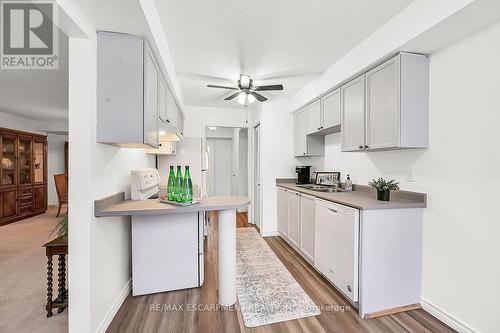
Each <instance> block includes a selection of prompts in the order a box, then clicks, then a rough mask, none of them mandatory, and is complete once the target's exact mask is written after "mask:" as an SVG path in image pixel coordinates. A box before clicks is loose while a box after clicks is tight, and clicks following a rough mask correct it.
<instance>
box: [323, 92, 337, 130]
mask: <svg viewBox="0 0 500 333" xmlns="http://www.w3.org/2000/svg"><path fill="white" fill-rule="evenodd" d="M340 109H341V103H340V89H335V90H334V91H332V92H331V93H329V94H327V95H326V96H324V97H322V98H321V116H322V124H321V129H332V128H334V127H336V128H337V131H338V129H339V127H340Z"/></svg>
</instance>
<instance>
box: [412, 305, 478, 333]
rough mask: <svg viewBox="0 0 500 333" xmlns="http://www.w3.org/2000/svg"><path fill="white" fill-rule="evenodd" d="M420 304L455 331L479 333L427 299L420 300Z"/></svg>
mask: <svg viewBox="0 0 500 333" xmlns="http://www.w3.org/2000/svg"><path fill="white" fill-rule="evenodd" d="M420 304H421V305H422V309H424V310H425V311H427V312H429V313H430V314H431V315H433V316H434V317H436V318H437V319H439V320H441V321H442V322H443V323H445V324H446V325H448V326H450V327H451V328H453V329H454V330H456V331H457V332H460V333H478V331H476V330H474V329H472V328H471V327H469V326H467V325H465V324H464V323H462V322H461V321H460V320H458V319H456V318H453V317H452V316H451V315H449V314H448V313H446V312H445V311H443V310H441V309H439V308H438V307H437V306H435V305H434V304H432V303H430V302H429V301H426V300H425V299H423V298H421V299H420Z"/></svg>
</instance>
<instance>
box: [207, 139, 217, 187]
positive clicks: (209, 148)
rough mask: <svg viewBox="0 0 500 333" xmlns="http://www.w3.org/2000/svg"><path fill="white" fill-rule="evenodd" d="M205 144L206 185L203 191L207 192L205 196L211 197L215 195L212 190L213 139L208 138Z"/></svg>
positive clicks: (213, 176) (213, 177)
mask: <svg viewBox="0 0 500 333" xmlns="http://www.w3.org/2000/svg"><path fill="white" fill-rule="evenodd" d="M205 144H206V147H207V160H208V165H207V169H208V170H207V187H206V189H205V192H206V193H207V196H209V197H213V196H214V195H215V192H214V180H215V174H214V169H215V144H214V142H213V141H210V140H207V141H206V143H205Z"/></svg>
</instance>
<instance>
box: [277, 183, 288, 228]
mask: <svg viewBox="0 0 500 333" xmlns="http://www.w3.org/2000/svg"><path fill="white" fill-rule="evenodd" d="M278 231H279V232H280V233H281V234H282V235H283V236H285V237H288V193H287V190H286V189H284V188H282V187H278Z"/></svg>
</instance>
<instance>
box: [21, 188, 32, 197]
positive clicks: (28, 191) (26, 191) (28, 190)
mask: <svg viewBox="0 0 500 333" xmlns="http://www.w3.org/2000/svg"><path fill="white" fill-rule="evenodd" d="M32 194H33V188H31V187H26V188H22V187H21V188H19V196H20V197H26V196H30V195H32Z"/></svg>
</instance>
